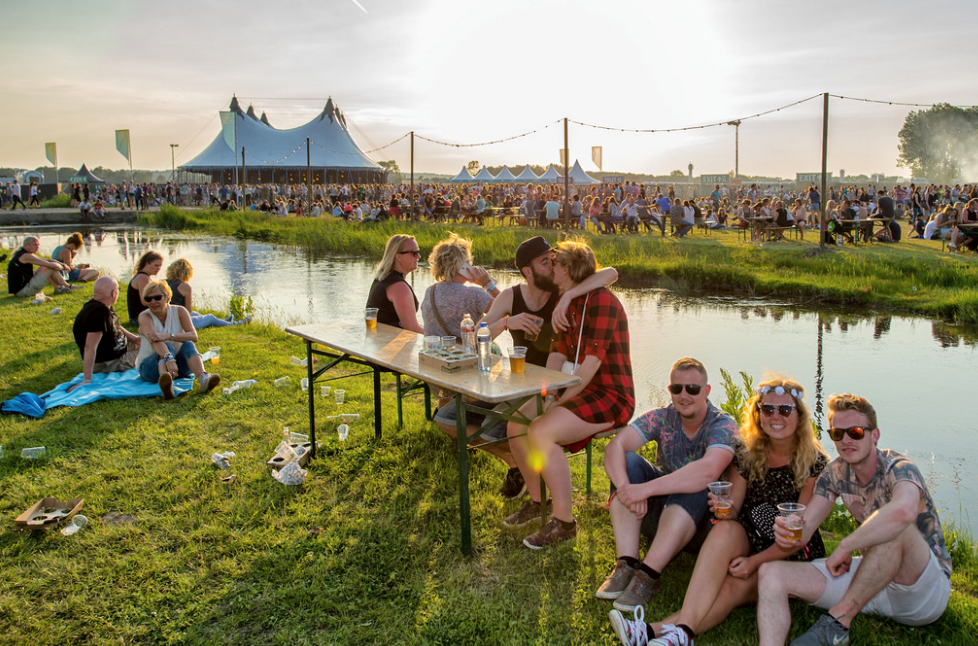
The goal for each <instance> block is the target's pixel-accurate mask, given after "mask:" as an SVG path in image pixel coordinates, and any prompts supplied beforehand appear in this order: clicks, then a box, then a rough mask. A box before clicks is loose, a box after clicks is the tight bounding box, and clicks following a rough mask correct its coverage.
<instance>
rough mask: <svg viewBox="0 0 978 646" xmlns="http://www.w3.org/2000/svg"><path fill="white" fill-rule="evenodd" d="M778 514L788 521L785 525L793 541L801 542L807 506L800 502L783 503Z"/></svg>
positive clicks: (779, 506)
mask: <svg viewBox="0 0 978 646" xmlns="http://www.w3.org/2000/svg"><path fill="white" fill-rule="evenodd" d="M778 512H779V513H780V514H781V515H782V516H783V517H784V518H786V519H787V520H786V521H785V524H786V525H787V526H788V531H789V532H790V534H791V539H792V540H795V541H800V540H801V530H802V522H801V517H802V515H803V514H804V513H805V505H803V504H801V503H799V502H783V503H781V504H780V505H778Z"/></svg>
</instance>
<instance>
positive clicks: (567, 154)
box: [564, 117, 570, 231]
mask: <svg viewBox="0 0 978 646" xmlns="http://www.w3.org/2000/svg"><path fill="white" fill-rule="evenodd" d="M569 171H570V148H569V147H568V146H567V117H564V231H569V230H570V172H569Z"/></svg>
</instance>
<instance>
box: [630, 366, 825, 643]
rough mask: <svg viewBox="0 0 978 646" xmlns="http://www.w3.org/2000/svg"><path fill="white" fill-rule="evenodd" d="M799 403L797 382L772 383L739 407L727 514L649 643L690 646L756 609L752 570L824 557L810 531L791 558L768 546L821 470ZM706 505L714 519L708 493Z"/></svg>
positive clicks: (805, 414)
mask: <svg viewBox="0 0 978 646" xmlns="http://www.w3.org/2000/svg"><path fill="white" fill-rule="evenodd" d="M804 396H805V393H804V391H803V390H802V387H801V385H799V384H798V383H797V382H795V381H793V380H790V379H784V378H772V379H768V380H766V381H764V382H762V383H761V384H760V386H759V387H758V388H757V391H756V392H755V393H754V396H753V397H751V398H750V399H749V400H748V401H747V403H746V404H745V405H744V414H743V417H744V422H743V425H742V426H741V428H740V439H741V444H740V446H739V448H738V451H737V456H736V458H735V460H734V463H733V465H731V467H730V470H729V472H728V474H729V478H728V479H729V480H730V482H731V483H733V487H732V490H733V491H732V495H731V498H732V500H733V506H732V508H731V511H730V514H729V516H727V517H726V519H725V520H717V521H715V522H716V524H715V526H714V527H713V529H712V530H711V531H710V533H709V535H708V536H707V538H706V542H705V543H704V544H703V547H702V548H701V549H700V553H699V557H698V558H697V560H696V566H695V568H694V569H693V577H692V579H691V580H690V582H689V588H687V590H686V598H685V599H684V601H683V607H682V609H681V610H679V612H677V613H675V614H673V615H671V616H670V617H667V618H666V619H664V620H662V621H660V622H656V623H652V624H650V626H651V627H652V629H653V630H654V631H655V636H656V637H663V636H666V635H670V634H672V635H675V636H677V637H678V639H677V640H676V643H680V644H683V643H687V644H692V643H693V637H694V636H696V635H698V634H702V633H704V632H706V631H707V630H709V629H710V628H713V627H714V626H716V625H718V624H719V623H720V622H722V621H723V620H724V619H726V618H727V616H728V615H729V614H730V612H731V611H732V610H733V609H734V608H737V607H739V606H742V605H744V604H748V603H756V602H757V570H758V569H759V568H760V566H761V564H762V563H764V562H766V561H773V560H778V559H788V560H794V561H799V560H800V561H811V560H812V559H816V558H822V557H824V556H825V546H824V545H823V543H822V537H821V535H820V534H819V533H818V532H815V534H814V535H813V536H812V538H811V540H810V541H809V542H808V544H807V545H805V546H804V547H803V548H799V549H796V550H793V551H785V550H783V549H781V548H780V547H778V546H777V545H776V544H775V542H774V530H773V525H774V519H775V518H776V517H777V516H778V505H779V504H781V503H785V502H798V503H801V504H807V503H808V501H809V499H811V497H812V492H813V491H814V489H815V480H817V479H818V476H819V474H820V473H821V472H822V469H824V468H825V465H826V464H827V463H828V458H827V457H826V455H825V451H824V450H823V449H822V445H821V444H820V443H819V441H818V440H817V439H816V438H815V434H814V432H813V429H812V422H811V417H810V416H809V413H808V407H807V406H806V405H805V402H804V400H803V397H804ZM709 499H710V509H711V511H713V512H714V515H717V514H716V507H715V506H714V496H713V494H712V493H711V494H709ZM615 612H617V611H615ZM626 621H627V620H626ZM630 623H633V622H630ZM637 628H639V627H636V629H637ZM650 634H651V633H650ZM683 637H687V638H688V639H686V640H683V639H682V638H683ZM669 643H673V642H669Z"/></svg>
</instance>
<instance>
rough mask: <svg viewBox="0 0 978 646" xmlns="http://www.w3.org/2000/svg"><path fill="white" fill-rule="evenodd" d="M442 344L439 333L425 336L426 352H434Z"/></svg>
mask: <svg viewBox="0 0 978 646" xmlns="http://www.w3.org/2000/svg"><path fill="white" fill-rule="evenodd" d="M439 346H441V337H440V336H438V335H431V336H426V337H425V338H424V349H425V352H433V351H435V350H437V349H438V348H439Z"/></svg>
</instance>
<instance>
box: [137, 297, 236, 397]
mask: <svg viewBox="0 0 978 646" xmlns="http://www.w3.org/2000/svg"><path fill="white" fill-rule="evenodd" d="M141 296H142V299H143V301H144V302H145V303H146V304H147V307H148V309H146V310H145V311H143V312H142V313H141V314H140V315H139V337H140V340H139V355H138V356H137V357H136V368H137V369H138V370H139V376H140V377H142V379H143V380H144V381H149V382H153V383H158V384H159V385H160V391H161V392H162V393H163V399H166V400H170V399H173V397H174V394H173V380H174V379H177V378H179V377H187V376H189V375H190V373H191V372H193V373H194V374H195V375H197V380H198V381H199V382H200V392H201V394H203V393H207V392H210V391H212V390H214V388H216V387H217V386H218V384H220V383H221V376H220V375H212V374H210V373H207V372H205V371H204V362H203V361H202V360H201V358H200V353H199V352H197V347H196V346H195V345H194V343H195V342H196V341H197V330H195V329H194V324H193V321H191V320H190V313H189V312H188V311H187V310H186V309H185V308H183V307H180V306H179V305H170V297H171V296H172V292H171V291H170V286H169V285H167V284H166V281H162V280H155V279H150V280H149V282H148V283H146V287H145V288H144V289H143V293H142V294H141Z"/></svg>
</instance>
